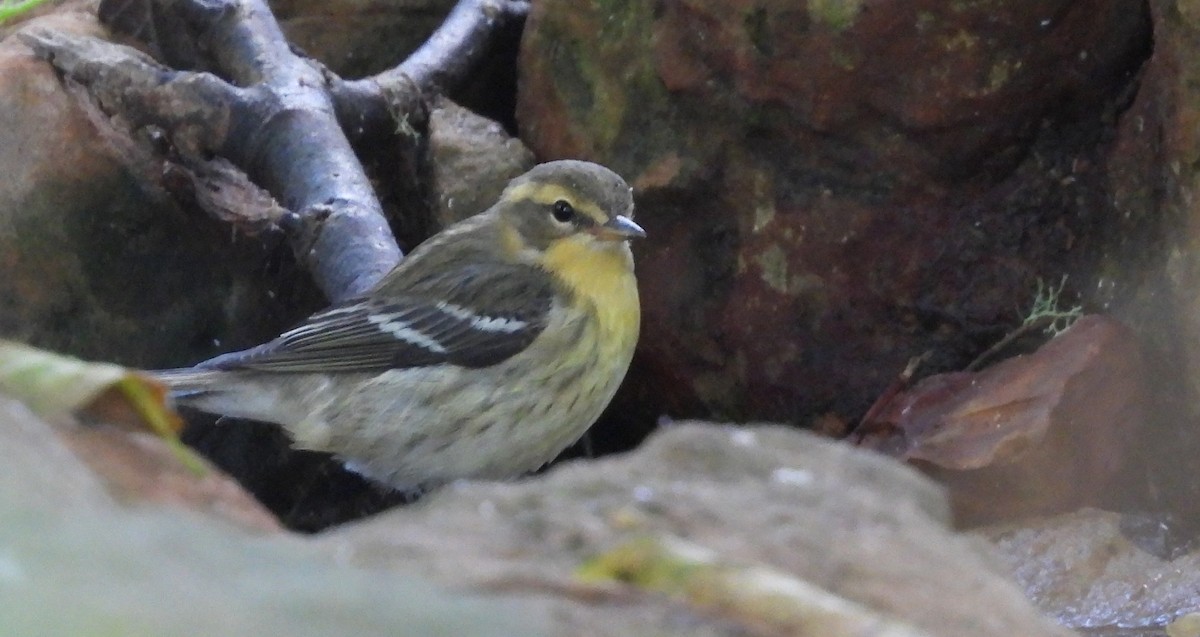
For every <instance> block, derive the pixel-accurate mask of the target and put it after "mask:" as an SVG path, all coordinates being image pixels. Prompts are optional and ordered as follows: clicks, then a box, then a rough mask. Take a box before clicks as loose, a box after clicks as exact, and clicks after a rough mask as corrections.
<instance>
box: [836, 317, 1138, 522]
mask: <svg viewBox="0 0 1200 637" xmlns="http://www.w3.org/2000/svg"><path fill="white" fill-rule="evenodd" d="M1148 402H1149V395H1148V390H1147V388H1146V369H1145V366H1144V364H1143V360H1142V353H1141V350H1140V348H1139V345H1138V343H1137V340H1136V338H1135V337H1134V336H1133V334H1132V332H1131V331H1130V330H1129V328H1127V327H1125V326H1123V325H1121V324H1120V323H1119V322H1117V321H1114V320H1112V319H1110V318H1106V317H1102V316H1085V317H1082V318H1080V319H1079V320H1078V321H1077V322H1076V323H1075V324H1074V325H1072V326H1071V327H1070V328H1069V329H1067V330H1066V331H1065V332H1063V333H1062V334H1061V335H1059V336H1057V337H1055V338H1054V339H1052V340H1050V341H1049V342H1047V343H1046V344H1045V345H1043V346H1042V347H1041V348H1039V349H1038V350H1037V351H1036V352H1034V353H1032V354H1028V355H1024V356H1017V357H1014V358H1010V359H1008V360H1005V361H1003V362H1001V363H998V364H996V365H994V366H992V367H989V368H987V369H984V370H983V371H981V372H976V373H968V372H960V373H956V374H943V375H935V376H930V377H927V378H925V379H923V380H922V381H921V382H920V383H918V384H917V385H916V386H915V387H913V388H912V389H909V390H907V391H904V392H902V393H901V394H900V395H898V396H896V397H894V398H893V399H892V400H889V401H888V402H887V403H886V406H883V407H882V409H880V410H879V412H878V413H877V414H876V415H875V416H874V417H873V421H872V422H868V423H864V425H865V426H864V428H863V429H866V430H867V431H862V430H860V432H858V433H859V434H860V435H863V436H864V438H863V441H862V444H863V445H864V446H866V447H867V448H870V449H876V450H880V451H884V452H886V453H890V454H891V455H893V456H895V457H898V458H901V459H905V460H911V461H914V462H915V463H916V464H917V465H918V466H919V467H921V468H923V469H924V470H925V471H926V473H928V474H929V475H930V476H931V477H934V478H935V479H937V480H938V482H940V483H941V484H944V485H946V486H947V487H948V488H949V490H950V495H951V500H952V501H953V503H954V507H955V517H956V519H957V520H958V522H959V523H960V524H962V525H967V526H970V525H977V524H987V523H990V522H1001V521H1006V520H1013V519H1016V518H1020V517H1023V516H1032V515H1045V514H1050V513H1060V512H1066V511H1073V510H1075V509H1078V508H1080V507H1082V506H1089V505H1090V506H1097V505H1102V504H1107V505H1110V506H1113V505H1116V504H1118V503H1120V502H1121V500H1120V499H1118V496H1119V495H1125V499H1126V501H1132V500H1134V499H1137V498H1131V497H1129V494H1128V493H1126V491H1127V489H1128V487H1129V484H1128V477H1129V476H1128V475H1127V474H1122V473H1121V469H1122V467H1123V466H1127V465H1128V464H1129V460H1131V452H1130V449H1131V448H1132V447H1133V446H1134V443H1135V441H1136V440H1137V438H1138V437H1139V436H1145V435H1146V434H1147V426H1146V411H1145V410H1146V406H1147V404H1148ZM873 411H874V410H873ZM1138 495H1142V496H1143V498H1144V494H1138Z"/></svg>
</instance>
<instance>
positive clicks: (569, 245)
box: [495, 160, 646, 253]
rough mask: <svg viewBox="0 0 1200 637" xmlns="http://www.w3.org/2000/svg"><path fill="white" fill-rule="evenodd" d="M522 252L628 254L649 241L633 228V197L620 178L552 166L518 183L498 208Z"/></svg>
mask: <svg viewBox="0 0 1200 637" xmlns="http://www.w3.org/2000/svg"><path fill="white" fill-rule="evenodd" d="M495 209H496V211H497V213H498V214H499V215H500V216H501V218H502V222H503V224H504V226H506V227H507V228H509V229H510V232H511V233H512V235H513V236H511V237H510V240H511V241H513V242H517V243H518V244H519V245H520V248H523V249H533V250H536V251H537V252H539V253H547V252H548V251H550V250H552V249H556V250H565V249H572V250H575V249H577V250H582V251H589V250H597V251H604V252H609V251H615V252H625V251H626V250H627V246H626V241H627V240H629V239H635V238H641V237H645V236H646V232H645V231H644V230H642V228H641V227H640V226H638V225H637V224H636V223H634V222H633V192H632V189H631V188H630V187H629V184H627V183H625V180H624V179H621V177H620V176H619V175H617V174H616V173H614V172H613V171H611V170H609V169H607V168H605V167H604V166H601V165H599V164H593V163H590V162H585V161H572V160H565V161H552V162H548V163H545V164H540V165H538V166H535V167H534V168H533V169H532V170H530V171H529V172H527V173H525V174H524V175H521V176H520V177H517V178H516V179H514V180H513V181H512V182H511V183H510V184H509V185H508V187H507V188H505V190H504V194H502V195H501V196H500V201H499V202H498V204H497V206H496V208H495Z"/></svg>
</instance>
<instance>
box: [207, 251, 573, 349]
mask: <svg viewBox="0 0 1200 637" xmlns="http://www.w3.org/2000/svg"><path fill="white" fill-rule="evenodd" d="M384 285H388V283H386V282H385V283H384ZM392 285H395V286H396V287H398V288H402V289H398V290H396V292H395V293H393V294H381V295H372V296H368V297H366V298H361V299H357V300H352V301H348V302H346V303H345V304H342V305H339V306H335V307H332V308H329V309H327V310H325V311H322V312H319V313H317V314H314V315H313V316H311V317H309V319H308V320H307V321H305V322H304V324H302V325H300V326H299V327H296V328H295V329H292V330H290V331H288V332H285V333H283V334H282V335H280V336H279V337H278V338H276V339H275V340H273V341H271V342H269V343H266V344H263V345H260V346H258V347H255V348H251V349H248V350H245V351H243V352H235V353H232V354H226V355H223V356H218V357H217V358H214V359H212V360H210V361H207V362H205V363H201V364H200V367H202V368H208V369H260V370H271V371H279V372H379V371H384V370H387V369H398V368H408V367H420V366H425V365H435V364H439V363H450V364H456V365H461V366H464V367H485V366H488V365H494V364H496V363H499V362H501V361H503V360H504V359H506V358H508V357H510V356H512V355H514V354H516V353H518V352H520V351H521V350H523V349H525V348H526V347H528V346H529V344H530V343H532V342H533V340H534V339H535V338H537V336H538V334H540V333H541V331H542V330H543V329H544V328H545V326H546V321H547V317H548V315H549V313H550V308H551V305H552V303H553V300H554V288H553V286H552V284H551V282H550V280H549V279H548V277H546V276H545V274H544V273H542V272H539V271H535V270H534V268H533V266H528V265H523V264H518V265H513V264H501V263H495V262H491V263H487V264H478V263H475V264H470V265H460V266H454V265H449V264H447V267H444V268H441V269H439V270H438V271H436V272H429V274H428V275H427V276H424V277H418V278H416V280H409V281H405V282H402V283H401V284H397V283H395V282H393V283H392ZM373 296H378V297H380V298H373Z"/></svg>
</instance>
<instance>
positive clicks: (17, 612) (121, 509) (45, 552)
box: [0, 397, 545, 637]
mask: <svg viewBox="0 0 1200 637" xmlns="http://www.w3.org/2000/svg"><path fill="white" fill-rule="evenodd" d="M0 467H3V470H0V517H2V518H3V519H4V524H3V525H2V526H0V590H3V594H2V595H0V616H3V617H4V628H5V631H6V632H8V633H10V634H13V635H29V636H31V637H34V636H41V635H46V636H57V635H84V634H96V633H97V631H99V632H105V631H107V632H110V633H114V634H121V635H126V636H129V637H141V636H146V637H150V636H153V637H171V636H175V635H180V636H182V635H295V636H297V637H300V636H308V635H311V636H314V637H315V636H317V635H362V636H364V637H365V636H367V635H385V634H394V632H395V631H396V629H397V628H396V627H397V626H403V627H404V629H403V630H404V634H405V635H414V636H424V635H428V636H433V635H446V634H453V635H476V636H480V637H482V636H485V635H487V636H491V635H495V636H500V635H539V634H545V629H544V626H542V625H539V621H541V619H542V618H540V617H538V616H537V615H535V614H526V613H524V612H523V611H522V607H523V605H522V603H521V602H519V601H513V600H504V601H503V602H501V601H497V600H486V599H482V598H481V597H480V596H479V595H472V594H467V593H449V592H445V591H442V590H439V589H437V588H436V587H433V586H430V585H429V584H428V583H427V582H423V581H421V580H419V579H417V578H415V577H413V576H411V575H401V574H397V573H389V572H384V571H380V570H378V569H373V568H370V567H367V568H348V567H347V566H346V565H345V564H344V563H342V562H341V561H340V560H338V559H337V558H336V556H334V555H331V554H329V553H327V552H324V551H322V550H319V547H315V546H313V545H312V544H310V543H306V542H302V541H299V540H297V539H294V538H288V537H286V536H283V535H279V534H276V535H269V536H259V535H251V534H247V533H245V532H244V531H243V530H241V529H240V528H238V527H235V526H232V525H229V524H228V523H225V522H223V521H219V520H213V519H210V518H207V517H205V516H202V515H196V514H193V513H185V512H182V511H181V510H179V509H178V508H169V507H161V506H154V505H146V504H142V505H139V506H136V507H126V506H124V505H122V504H119V503H118V502H117V501H116V500H114V499H113V498H111V497H109V496H108V494H107V493H106V491H105V489H104V488H103V487H102V486H101V484H100V482H99V481H97V480H96V478H95V477H94V476H92V475H91V472H90V471H89V470H88V469H87V468H86V467H85V466H84V465H83V464H82V463H81V462H80V461H79V460H77V459H76V458H74V457H73V455H72V454H71V453H70V451H68V450H67V449H66V448H65V447H64V446H63V445H62V443H61V442H60V441H59V440H58V439H57V437H56V434H55V433H54V431H53V430H52V429H51V428H50V427H49V426H48V425H47V424H46V423H44V422H42V421H40V420H38V419H36V418H35V417H33V416H32V414H30V413H29V411H28V410H26V409H25V408H24V407H23V406H21V405H20V404H18V403H15V402H13V401H11V400H9V399H5V398H3V397H0Z"/></svg>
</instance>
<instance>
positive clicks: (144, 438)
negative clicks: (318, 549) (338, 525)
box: [59, 425, 282, 532]
mask: <svg viewBox="0 0 1200 637" xmlns="http://www.w3.org/2000/svg"><path fill="white" fill-rule="evenodd" d="M59 434H60V436H61V437H62V439H63V441H64V442H65V443H66V444H67V445H68V446H69V447H70V449H71V450H72V451H73V452H74V453H75V454H76V455H77V456H78V457H79V459H81V460H82V461H83V462H85V463H86V464H87V466H88V467H89V468H91V470H92V471H94V472H95V473H96V475H97V476H99V477H100V478H101V479H102V480H103V481H104V484H105V486H106V487H107V488H108V489H109V490H110V491H111V492H112V493H113V494H114V495H115V496H116V497H118V498H119V499H120V500H121V501H123V502H142V503H146V502H152V503H155V504H162V505H169V506H174V507H178V508H180V509H184V510H191V511H196V512H199V513H203V514H206V515H209V516H212V517H217V518H225V519H227V520H229V521H231V522H233V523H235V524H239V525H242V526H244V527H246V528H248V529H252V530H256V531H262V532H279V531H281V530H282V527H281V526H280V524H279V521H278V520H276V519H275V516H274V515H272V514H271V513H270V512H268V511H267V510H266V509H265V508H263V505H262V504H260V503H259V502H258V501H257V500H255V499H254V498H253V497H251V496H250V495H249V494H248V493H247V492H246V490H245V489H243V488H242V487H241V486H240V485H238V483H237V482H235V481H234V480H233V479H232V478H230V477H229V476H227V475H225V474H224V473H222V472H220V471H218V470H216V469H215V468H213V467H211V466H206V467H205V469H204V473H202V474H197V473H195V472H194V471H192V470H190V469H189V467H186V466H184V465H183V464H182V463H180V461H179V458H178V457H176V456H175V455H174V454H173V453H172V451H171V449H170V448H169V447H168V446H167V445H166V444H165V443H164V442H163V440H162V439H161V438H159V437H157V436H153V435H150V434H147V433H137V432H130V431H124V430H121V429H117V428H115V427H109V426H102V425H96V426H90V427H78V426H75V427H63V428H62V429H61V430H60V431H59ZM197 459H199V457H197Z"/></svg>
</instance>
